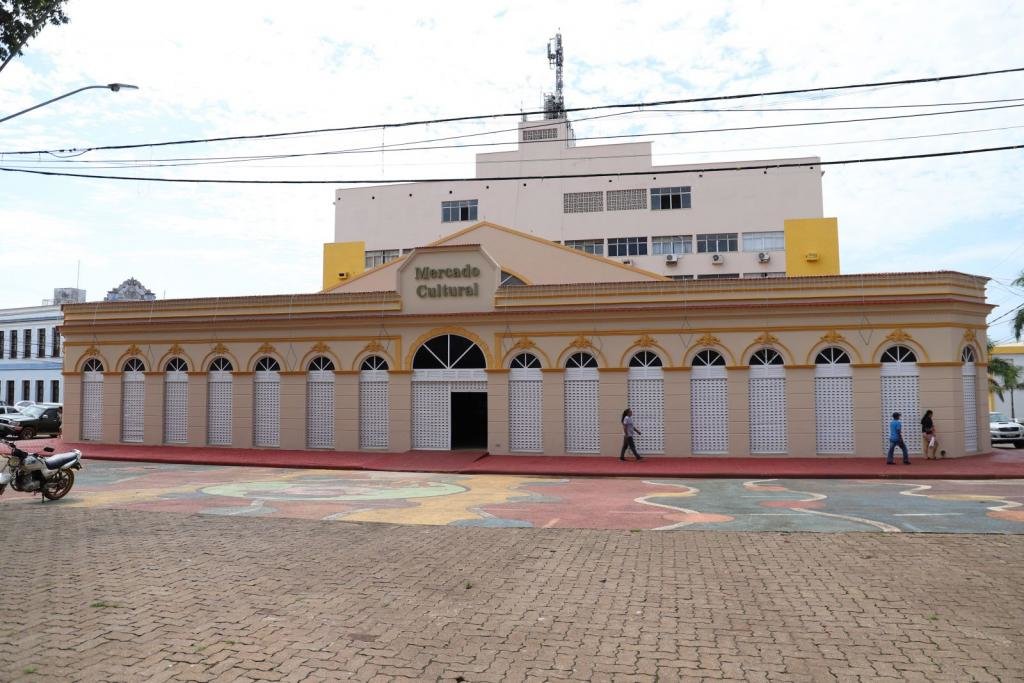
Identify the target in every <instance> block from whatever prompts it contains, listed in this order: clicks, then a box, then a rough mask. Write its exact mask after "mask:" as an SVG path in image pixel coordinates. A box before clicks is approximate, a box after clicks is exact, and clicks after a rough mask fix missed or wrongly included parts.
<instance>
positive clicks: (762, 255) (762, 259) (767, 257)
mask: <svg viewBox="0 0 1024 683" xmlns="http://www.w3.org/2000/svg"><path fill="white" fill-rule="evenodd" d="M771 260H772V255H771V254H769V253H768V252H766V251H762V252H758V254H757V262H758V263H768V262H769V261H771Z"/></svg>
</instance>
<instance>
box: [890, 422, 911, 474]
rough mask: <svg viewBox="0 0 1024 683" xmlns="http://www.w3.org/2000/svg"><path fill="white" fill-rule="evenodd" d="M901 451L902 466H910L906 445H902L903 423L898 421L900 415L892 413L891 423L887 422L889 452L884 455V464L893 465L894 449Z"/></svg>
mask: <svg viewBox="0 0 1024 683" xmlns="http://www.w3.org/2000/svg"><path fill="white" fill-rule="evenodd" d="M897 446H899V448H900V450H901V451H903V464H904V465H909V464H910V454H909V453H908V452H907V444H905V443H903V423H902V422H901V421H900V414H899V413H893V414H892V421H891V422H889V452H888V453H886V455H885V464H886V465H893V464H895V463H894V462H893V460H892V456H893V453H895V451H896V447H897Z"/></svg>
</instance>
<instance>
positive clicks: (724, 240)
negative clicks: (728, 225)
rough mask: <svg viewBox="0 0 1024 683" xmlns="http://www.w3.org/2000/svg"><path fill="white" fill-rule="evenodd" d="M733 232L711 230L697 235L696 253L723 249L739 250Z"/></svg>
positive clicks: (713, 252)
mask: <svg viewBox="0 0 1024 683" xmlns="http://www.w3.org/2000/svg"><path fill="white" fill-rule="evenodd" d="M737 234H738V233H735V232H712V233H708V234H706V235H697V253H698V254H717V253H721V252H724V251H739V248H738V245H737V239H736V237H737Z"/></svg>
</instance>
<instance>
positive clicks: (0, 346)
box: [0, 330, 6, 358]
mask: <svg viewBox="0 0 1024 683" xmlns="http://www.w3.org/2000/svg"><path fill="white" fill-rule="evenodd" d="M4 351H6V348H4V331H3V330H0V358H3V357H4Z"/></svg>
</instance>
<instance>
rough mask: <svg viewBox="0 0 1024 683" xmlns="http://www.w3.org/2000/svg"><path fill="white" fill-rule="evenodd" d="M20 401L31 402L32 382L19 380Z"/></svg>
mask: <svg viewBox="0 0 1024 683" xmlns="http://www.w3.org/2000/svg"><path fill="white" fill-rule="evenodd" d="M21 400H22V401H31V400H32V382H30V381H29V380H27V379H23V380H21Z"/></svg>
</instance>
